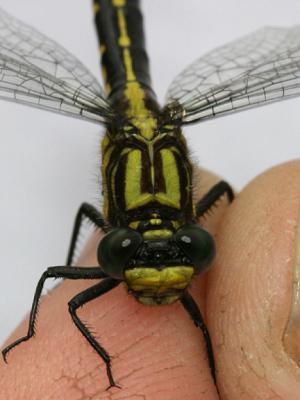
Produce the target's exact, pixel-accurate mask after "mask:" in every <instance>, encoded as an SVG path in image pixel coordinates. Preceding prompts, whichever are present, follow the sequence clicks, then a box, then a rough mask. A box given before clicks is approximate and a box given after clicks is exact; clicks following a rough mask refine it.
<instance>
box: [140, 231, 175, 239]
mask: <svg viewBox="0 0 300 400" xmlns="http://www.w3.org/2000/svg"><path fill="white" fill-rule="evenodd" d="M172 235H173V232H172V231H170V230H169V229H153V230H150V231H146V232H144V233H143V238H144V239H145V240H153V239H168V238H170V237H171V236H172Z"/></svg>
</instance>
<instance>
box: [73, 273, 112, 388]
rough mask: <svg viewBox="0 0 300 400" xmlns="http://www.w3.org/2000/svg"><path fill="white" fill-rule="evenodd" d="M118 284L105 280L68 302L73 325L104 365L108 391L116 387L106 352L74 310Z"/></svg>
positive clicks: (109, 279)
mask: <svg viewBox="0 0 300 400" xmlns="http://www.w3.org/2000/svg"><path fill="white" fill-rule="evenodd" d="M119 284H120V281H117V280H115V279H113V278H106V279H104V280H103V281H102V282H100V283H98V284H97V285H94V286H92V287H90V288H88V289H86V290H84V291H83V292H81V293H79V294H78V295H77V296H75V297H73V299H72V300H71V301H70V302H69V311H70V314H71V317H72V319H73V321H74V323H75V325H76V326H77V328H78V329H79V330H80V332H81V333H82V334H83V336H84V337H85V338H86V340H87V341H88V342H89V343H90V345H91V346H92V347H93V348H94V349H95V350H96V352H97V353H98V354H99V356H100V357H101V358H102V360H103V361H104V362H105V364H106V373H107V377H108V380H109V387H108V389H109V388H110V387H112V386H117V385H116V384H115V381H114V378H113V376H112V372H111V365H110V356H109V354H108V353H107V351H106V350H105V349H104V348H103V347H102V346H101V345H100V344H99V343H98V342H97V340H96V339H95V338H94V336H93V335H92V334H91V332H90V331H89V330H88V328H87V327H86V326H85V325H84V323H83V322H82V321H81V320H80V319H79V317H78V316H77V314H76V310H77V309H78V308H79V307H81V306H83V305H84V304H85V303H87V302H89V301H91V300H93V299H95V298H96V297H99V296H102V295H103V294H104V293H107V292H109V291H110V290H111V289H113V288H114V287H116V286H118V285H119ZM117 387H118V386H117Z"/></svg>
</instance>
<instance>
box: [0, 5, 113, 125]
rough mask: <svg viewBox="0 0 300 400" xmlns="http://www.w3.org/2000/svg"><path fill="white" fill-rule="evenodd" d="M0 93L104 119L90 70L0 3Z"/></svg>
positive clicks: (94, 119) (103, 103) (107, 111)
mask: <svg viewBox="0 0 300 400" xmlns="http://www.w3.org/2000/svg"><path fill="white" fill-rule="evenodd" d="M0 98H2V99H6V100H10V101H14V102H20V103H24V104H27V105H30V106H33V107H39V108H43V109H47V110H50V111H55V112H58V113H61V114H68V115H71V116H75V117H79V118H83V119H88V120H90V121H92V122H98V123H99V122H100V123H106V122H108V121H109V119H110V118H111V115H110V113H111V111H110V107H109V104H108V102H107V100H106V99H105V97H104V95H103V92H102V89H101V87H100V86H99V84H98V83H97V80H96V79H95V78H94V76H93V75H92V74H91V73H90V72H89V71H88V70H87V69H86V68H85V67H84V65H83V64H82V63H81V62H80V61H78V60H77V59H76V58H75V57H74V56H73V55H71V54H70V53H69V52H67V51H66V50H65V49H64V48H62V47H61V46H60V45H59V44H57V43H56V42H54V41H52V40H50V39H48V38H47V37H46V36H44V35H43V34H41V33H40V32H38V31H37V30H35V29H33V28H31V27H30V26H28V25H26V24H24V23H23V22H21V21H19V20H17V19H15V18H14V17H12V16H11V15H9V14H8V13H6V12H5V11H3V10H2V9H0Z"/></svg>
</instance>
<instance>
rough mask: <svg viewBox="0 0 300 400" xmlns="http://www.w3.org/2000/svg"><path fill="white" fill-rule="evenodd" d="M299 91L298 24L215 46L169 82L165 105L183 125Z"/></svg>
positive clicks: (269, 29) (172, 115)
mask: <svg viewBox="0 0 300 400" xmlns="http://www.w3.org/2000/svg"><path fill="white" fill-rule="evenodd" d="M298 95H300V26H295V27H292V28H276V27H275V28H274V27H266V28H263V29H261V30H259V31H256V32H254V33H252V34H250V35H248V36H245V37H243V38H240V39H238V40H236V41H234V42H232V43H229V44H227V45H225V46H222V47H219V48H217V49H215V50H213V51H211V52H210V53H208V54H206V55H205V56H203V57H201V58H199V59H198V60H196V61H195V62H194V63H193V64H191V65H190V66H188V67H187V68H186V69H185V70H184V71H183V72H182V73H181V74H179V75H178V76H177V77H176V78H175V80H174V81H173V82H172V83H171V85H170V88H169V89H168V92H167V105H166V110H167V112H168V114H169V116H170V117H171V118H172V119H173V120H180V122H181V123H183V124H188V123H194V122H197V121H200V120H203V119H208V118H214V117H216V116H219V115H223V114H226V113H232V112H236V111H240V110H243V109H247V108H250V107H257V106H260V105H264V104H266V103H270V102H273V101H279V100H283V99H287V98H290V97H293V96H298Z"/></svg>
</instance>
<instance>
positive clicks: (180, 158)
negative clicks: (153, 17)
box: [94, 0, 193, 304]
mask: <svg viewBox="0 0 300 400" xmlns="http://www.w3.org/2000/svg"><path fill="white" fill-rule="evenodd" d="M94 10H95V19H96V26H97V30H98V33H99V39H100V52H101V60H102V72H103V77H104V80H105V87H106V90H107V95H108V96H109V98H110V99H111V102H112V106H113V107H114V109H115V110H116V112H117V113H119V115H120V116H122V118H123V120H122V124H121V125H120V126H119V127H117V128H114V127H111V128H108V131H107V134H106V137H105V138H104V139H103V142H102V182H103V193H104V215H105V217H106V218H107V219H108V221H109V222H110V223H111V225H112V226H128V227H130V228H132V229H136V230H140V227H141V224H142V225H143V226H145V224H146V225H147V224H148V229H146V230H144V231H143V238H144V239H145V240H165V239H168V238H170V237H171V236H172V235H173V232H174V231H175V230H176V229H178V228H179V227H180V226H181V225H183V224H184V223H186V222H187V221H190V220H191V219H192V218H193V209H192V167H191V164H190V162H189V160H188V157H187V148H186V145H185V141H184V139H183V137H182V134H181V130H180V129H178V128H176V127H174V126H165V125H164V123H163V120H162V118H161V110H160V109H159V106H158V104H157V103H156V99H155V95H154V93H153V91H152V89H151V86H150V85H151V83H150V82H151V80H150V73H149V63H148V57H147V54H146V51H145V46H144V42H145V41H144V33H143V24H142V15H141V12H140V9H139V1H137V0H95V2H94ZM174 268H176V271H178V270H179V272H178V276H179V277H180V279H183V282H182V281H181V280H180V279H179V281H180V282H181V283H180V285H181V286H180V289H181V290H182V289H183V288H185V287H186V286H187V285H188V283H189V281H190V279H191V277H192V274H190V273H188V274H187V273H186V272H185V269H186V268H188V271H190V270H191V267H190V266H189V267H186V266H185V265H182V266H174ZM150 270H152V273H151V274H150V275H149V272H150ZM155 271H156V272H155ZM174 271H175V269H174ZM167 272H168V273H167ZM137 274H138V275H139V281H143V285H142V286H141V285H138V286H137V285H136V275H137ZM154 275H155V277H154ZM171 276H172V267H168V270H165V272H161V271H157V270H155V269H154V270H153V268H152V269H151V263H150V265H148V266H146V267H145V268H140V267H138V268H136V269H134V270H132V269H129V270H128V271H127V273H126V274H125V279H126V281H127V284H128V286H129V288H130V289H131V290H133V291H135V292H137V293H138V296H137V298H138V299H139V300H140V301H142V302H144V303H147V304H150V303H152V304H155V303H156V302H157V303H158V302H160V303H169V302H172V301H175V300H176V299H177V298H178V293H176V295H175V294H174V291H178V289H179V287H178V285H177V283H176V282H177V281H176V279H175V280H174V279H172V278H171ZM151 282H152V283H151ZM155 282H156V283H155ZM157 282H161V285H160V286H159V289H158V288H157V285H158V283H157ZM174 282H175V283H174ZM137 287H139V288H140V289H139V290H137ZM141 288H144V290H142V289H141ZM139 292H141V294H140V293H139ZM178 292H179V291H178ZM145 293H147V295H146V294H145ZM164 293H165V298H164V299H162V298H163V297H164ZM151 295H152V297H154V298H156V297H157V298H156V300H155V299H154V300H153V299H152V300H151ZM142 299H143V300H142ZM145 299H147V300H145Z"/></svg>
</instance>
